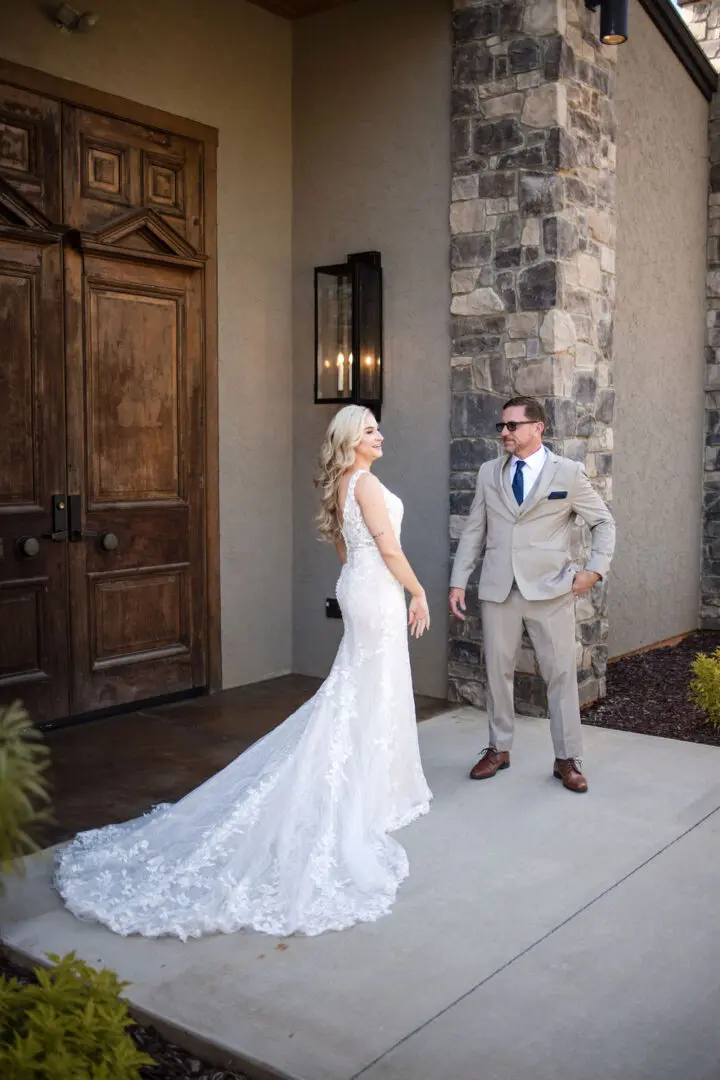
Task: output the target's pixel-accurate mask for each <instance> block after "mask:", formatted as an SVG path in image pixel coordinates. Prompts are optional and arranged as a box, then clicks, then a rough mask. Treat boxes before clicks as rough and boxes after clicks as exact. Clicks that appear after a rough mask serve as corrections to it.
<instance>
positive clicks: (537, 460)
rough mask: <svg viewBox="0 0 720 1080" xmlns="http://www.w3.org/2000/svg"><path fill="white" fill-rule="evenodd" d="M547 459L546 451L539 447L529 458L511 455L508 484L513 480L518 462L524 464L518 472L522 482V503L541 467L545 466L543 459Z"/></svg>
mask: <svg viewBox="0 0 720 1080" xmlns="http://www.w3.org/2000/svg"><path fill="white" fill-rule="evenodd" d="M546 457H547V450H546V449H545V447H544V446H541V447H540V449H539V450H536V451H535V453H534V454H531V455H530V457H526V458H522V459H521V458H518V457H516V456H515V454H513V456H512V458H511V459H510V483H512V482H513V480H514V478H515V469H516V468H517V463H518V461H521V460H522V461H523V462H524V468H523V469H521V470H520V475H521V476H522V482H523V502H524V501H525V499H527V497H528V495H529V494H530V492H531V491H532V487H533V484H534V483H535V481H536V480H537V478H538V476H539V475H540V472H541V471H542V467H543V465H544V464H545V458H546Z"/></svg>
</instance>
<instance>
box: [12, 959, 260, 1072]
mask: <svg viewBox="0 0 720 1080" xmlns="http://www.w3.org/2000/svg"><path fill="white" fill-rule="evenodd" d="M2 975H6V976H7V977H8V978H10V977H12V976H14V977H15V978H17V979H20V980H21V981H22V982H23V983H27V982H33V981H34V977H33V975H32V972H30V971H27V970H25V969H24V968H19V967H17V965H15V964H13V962H12V961H11V960H10V958H9V957H8V955H7V953H6V952H5V950H4V949H3V948H2V947H0V976H2ZM130 1035H131V1036H132V1039H133V1041H134V1043H135V1045H136V1046H137V1048H138V1049H139V1050H142V1051H143V1052H144V1053H146V1054H149V1055H150V1057H151V1058H154V1059H155V1064H154V1065H145V1066H144V1067H143V1068H142V1069H141V1070H140V1075H141V1076H142V1077H143V1078H144V1080H188V1077H192V1080H247V1077H246V1076H245V1074H244V1073H239V1072H227V1071H226V1070H224V1069H219V1068H218V1067H217V1066H215V1065H208V1064H207V1063H205V1062H202V1061H200V1060H198V1058H196V1057H193V1055H192V1054H188V1053H187V1051H185V1050H181V1049H180V1047H179V1046H175V1045H174V1044H173V1043H171V1042H168V1040H167V1039H164V1038H163V1037H162V1035H160V1034H159V1032H157V1031H156V1030H155V1028H153V1027H140V1025H139V1024H138V1025H136V1026H135V1027H133V1028H130Z"/></svg>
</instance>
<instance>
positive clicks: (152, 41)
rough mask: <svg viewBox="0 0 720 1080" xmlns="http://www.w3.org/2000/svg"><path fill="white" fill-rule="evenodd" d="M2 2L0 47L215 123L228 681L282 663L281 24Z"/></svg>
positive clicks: (126, 4) (130, 2)
mask: <svg viewBox="0 0 720 1080" xmlns="http://www.w3.org/2000/svg"><path fill="white" fill-rule="evenodd" d="M42 7H43V5H41V4H35V3H31V2H29V0H2V3H0V27H1V29H0V54H1V55H2V56H3V57H4V58H5V59H7V60H12V61H14V62H15V63H19V64H25V65H28V66H30V67H34V68H39V69H40V70H42V71H45V72H49V73H50V74H53V75H58V76H62V77H63V78H67V79H72V80H74V81H75V82H80V83H84V84H86V85H87V86H92V87H95V88H97V89H100V90H104V91H106V92H109V93H113V94H119V95H122V96H123V97H126V98H130V99H132V100H134V101H138V102H142V103H143V104H146V105H152V106H155V107H156V108H160V109H166V110H167V111H169V112H172V113H176V114H179V115H181V116H186V117H189V118H191V119H194V120H198V121H200V122H202V123H204V124H210V125H212V126H214V127H217V128H218V129H219V132H220V145H219V150H218V277H219V324H220V325H219V333H220V337H219V351H220V511H221V529H222V543H221V551H222V566H221V575H222V629H223V677H224V683H225V685H226V686H233V685H236V684H239V683H245V682H252V681H254V680H256V679H261V678H265V677H267V676H269V675H271V674H276V673H278V672H283V671H288V670H290V667H291V618H290V604H289V597H290V595H291V590H292V584H291V574H292V521H291V512H292V494H291V453H292V445H291V428H292V415H291V400H290V392H289V385H290V379H291V359H290V353H291V348H290V334H291V327H290V324H291V263H290V260H291V253H290V246H291V197H292V191H291V172H292V169H291V160H292V144H291V100H290V82H291V26H290V24H289V23H288V22H286V21H285V20H283V19H279V18H277V17H276V16H274V15H271V14H269V13H268V12H266V11H264V10H262V9H261V8H258V7H255V6H254V5H252V4H248V3H244V2H243V0H222V2H218V0H214V2H213V3H208V4H203V3H200V2H199V0H150V2H149V0H123V2H122V3H116V2H114V0H94V2H93V5H92V7H93V10H95V11H97V12H99V13H100V15H101V19H100V23H99V25H98V26H97V27H96V29H95V30H93V32H92V33H90V34H87V35H81V34H74V35H72V34H67V33H61V32H60V31H58V30H56V29H55V28H54V27H53V26H52V25H51V23H50V22H49V20H48V19H47V18H46V17H45V16H44V15H43V13H42V10H41V9H42Z"/></svg>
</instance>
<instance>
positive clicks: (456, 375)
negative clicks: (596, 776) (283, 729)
mask: <svg viewBox="0 0 720 1080" xmlns="http://www.w3.org/2000/svg"><path fill="white" fill-rule="evenodd" d="M454 7H455V12H454V17H453V35H454V38H453V44H454V52H453V75H452V83H453V104H452V136H453V143H452V161H453V181H452V205H451V234H452V251H451V261H452V292H453V299H452V309H451V310H452V431H451V470H452V471H451V483H450V489H451V495H450V501H451V536H452V541H453V545H455V543H456V541H457V538H458V536H459V534H460V532H461V529H462V524H463V516H464V515H465V514H467V512H468V510H469V508H470V504H471V502H472V498H473V492H474V487H475V480H476V472H477V469H478V467H479V466H480V465H481V464H482V463H483V462H484V461H487V460H488V459H490V458H494V457H495V456H496V455H497V453H498V444H497V439H496V437H495V432H494V424H495V422H496V421H497V420H498V419H499V417H500V410H501V406H502V403H503V401H504V400H505V399H506V398H507V397H510V396H511V395H514V394H531V395H533V396H535V397H538V398H539V399H540V400H542V401H543V402H544V404H545V407H546V409H547V412H548V416H549V420H550V425H549V430H548V433H547V443H548V444H549V445H550V446H551V447H552V448H553V449H554V450H555V451H556V452H558V453H560V454H564V455H566V456H568V457H572V458H574V459H577V460H581V461H583V462H584V463H585V467H586V470H587V472H588V475H589V476H590V478H591V479H592V482H593V483H594V485H595V486H596V488H597V490H598V491H599V492H600V494H601V495H602V496H603V497H604V498H605V499H606V500H607V501H608V502H611V500H612V487H611V473H612V447H613V442H612V426H611V425H612V417H613V403H614V390H613V379H612V363H611V361H612V311H613V300H614V288H615V278H614V264H615V215H614V201H615V198H614V181H615V177H614V170H615V120H614V115H613V104H612V101H613V85H614V60H615V54H614V51H613V50H612V49H610V48H605V47H603V46H601V45H600V43H599V41H598V38H597V28H598V15H597V14H592V13H590V12H589V11H587V9H586V8H585V6H584V3H583V0H580V2H579V3H578V2H577V0H454ZM718 370H720V369H718ZM719 502H720V499H719ZM578 533H579V536H578V542H579V543H580V542H582V539H583V538H582V535H581V534H580V532H579V530H578ZM476 583H477V575H473V578H472V579H471V584H470V588H469V590H468V613H469V617H468V619H467V621H466V622H465V623H463V624H458V623H457V622H456V621H455V620H453V621H452V622H453V625H452V626H451V631H450V634H451V640H450V646H449V695H450V697H451V698H452V699H453V700H460V701H469V702H471V703H473V704H476V705H479V706H481V707H482V706H483V705H484V704H485V689H484V685H483V680H484V665H483V649H482V632H481V627H480V618H479V611H478V605H477V586H476ZM577 615H578V674H579V682H580V693H581V699H582V700H584V701H589V700H593V699H596V698H598V697H602V696H603V695H604V693H605V669H606V663H607V646H606V639H607V620H606V587H605V586H604V585H599V586H597V587H596V588H595V589H594V590H593V592H592V594H591V596H590V597H588V598H585V599H583V600H582V601H579V602H578V605H577ZM518 668H519V670H518V674H517V676H516V691H517V699H518V702H517V703H518V706H519V707H520V708H523V709H524V711H529V712H543V711H544V710H545V707H546V699H545V688H544V684H543V682H542V680H541V679H540V677H539V675H538V674H537V667H536V663H535V658H534V656H533V653H532V649H531V647H530V643H529V641H528V640H527V639H526V640H525V642H524V645H523V648H522V651H521V654H520V657H519V662H518Z"/></svg>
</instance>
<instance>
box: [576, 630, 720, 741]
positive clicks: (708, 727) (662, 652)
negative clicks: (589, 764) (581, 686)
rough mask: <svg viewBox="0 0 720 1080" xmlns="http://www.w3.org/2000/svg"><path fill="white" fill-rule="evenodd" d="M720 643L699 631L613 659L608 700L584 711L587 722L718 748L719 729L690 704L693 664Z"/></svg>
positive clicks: (712, 633) (719, 638)
mask: <svg viewBox="0 0 720 1080" xmlns="http://www.w3.org/2000/svg"><path fill="white" fill-rule="evenodd" d="M719 645H720V633H718V632H716V631H711V630H698V631H697V632H696V633H694V634H689V635H688V637H686V638H683V640H682V641H681V642H679V644H677V645H667V646H664V647H663V648H659V649H651V650H650V651H649V652H643V653H637V654H636V655H635V656H627V657H625V658H624V659H622V660H615V661H614V662H613V663H611V664H608V669H607V697H606V698H605V699H604V701H602V702H599V703H598V704H596V705H589V706H587V707H586V708H584V709H583V710H582V713H583V722H584V723H586V724H594V725H595V726H596V727H607V728H619V729H620V730H622V731H637V732H639V733H640V734H642V735H659V736H662V737H663V738H665V739H683V740H684V741H686V742H698V743H709V744H710V745H712V746H720V730H718V729H716V728H714V727H713V726H712V724H710V723H709V722H708V721H707V720H706V719H705V717H704V716H703V714H702V713H701V712H700V711H699V710H698V709H696V708H695V707H694V706H693V705H691V704H690V701H689V700H688V688H689V685H690V680H691V678H692V672H691V670H690V665H691V663H692V661H693V660H694V659H695V657H696V656H697V654H698V653H699V652H704V653H711V652H714V651H715V649H716V648H717V647H718V646H719Z"/></svg>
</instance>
